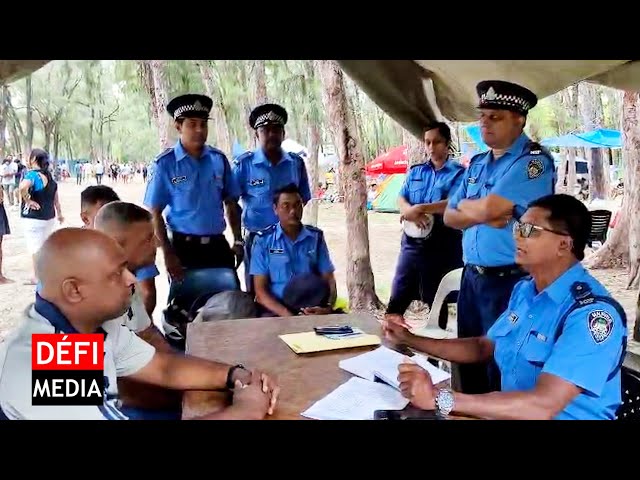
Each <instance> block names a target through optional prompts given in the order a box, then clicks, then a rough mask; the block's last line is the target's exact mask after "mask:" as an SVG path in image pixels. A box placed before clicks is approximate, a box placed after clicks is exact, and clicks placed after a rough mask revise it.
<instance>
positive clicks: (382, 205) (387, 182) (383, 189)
mask: <svg viewBox="0 0 640 480" xmlns="http://www.w3.org/2000/svg"><path fill="white" fill-rule="evenodd" d="M405 178H406V175H405V174H404V173H399V174H395V175H389V176H388V177H387V178H385V179H384V182H382V184H380V186H379V187H378V196H377V197H376V199H375V200H374V201H373V205H372V207H373V210H375V211H376V212H385V213H398V212H399V211H400V210H399V209H398V196H400V189H401V188H402V184H403V183H404V179H405Z"/></svg>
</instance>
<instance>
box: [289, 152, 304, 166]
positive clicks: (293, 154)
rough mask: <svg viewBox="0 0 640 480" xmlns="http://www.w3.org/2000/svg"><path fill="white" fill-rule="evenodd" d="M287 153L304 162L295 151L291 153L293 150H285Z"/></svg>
mask: <svg viewBox="0 0 640 480" xmlns="http://www.w3.org/2000/svg"><path fill="white" fill-rule="evenodd" d="M287 153H288V154H289V155H291V158H295V159H296V160H300V161H301V162H302V163H304V158H302V157H301V156H300V155H298V154H297V153H293V152H287Z"/></svg>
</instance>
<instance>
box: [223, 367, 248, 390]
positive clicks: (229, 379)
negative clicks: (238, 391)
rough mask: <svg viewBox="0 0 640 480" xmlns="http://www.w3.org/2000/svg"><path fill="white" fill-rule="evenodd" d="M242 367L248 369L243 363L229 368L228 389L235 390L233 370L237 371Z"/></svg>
mask: <svg viewBox="0 0 640 480" xmlns="http://www.w3.org/2000/svg"><path fill="white" fill-rule="evenodd" d="M238 368H241V369H242V370H246V368H244V365H242V364H241V363H239V364H237V365H234V366H233V367H231V368H230V369H229V372H228V373H227V389H229V390H233V387H234V386H235V385H234V384H233V372H235V371H236V369H238Z"/></svg>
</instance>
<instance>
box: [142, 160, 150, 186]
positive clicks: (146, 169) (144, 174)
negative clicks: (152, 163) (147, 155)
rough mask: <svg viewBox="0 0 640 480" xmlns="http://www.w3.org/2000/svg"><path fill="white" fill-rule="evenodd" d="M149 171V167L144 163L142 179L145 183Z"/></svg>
mask: <svg viewBox="0 0 640 480" xmlns="http://www.w3.org/2000/svg"><path fill="white" fill-rule="evenodd" d="M148 173H149V169H148V168H147V165H146V164H145V165H143V166H142V181H143V182H144V183H147V174H148Z"/></svg>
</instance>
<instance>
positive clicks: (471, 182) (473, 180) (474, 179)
mask: <svg viewBox="0 0 640 480" xmlns="http://www.w3.org/2000/svg"><path fill="white" fill-rule="evenodd" d="M475 183H476V177H469V184H470V185H474V184H475Z"/></svg>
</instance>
